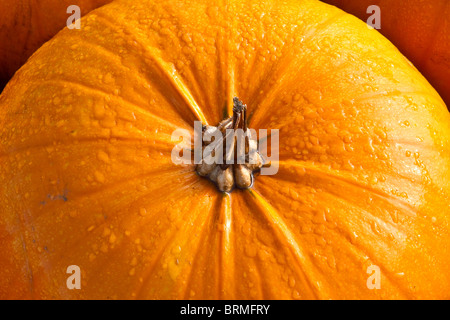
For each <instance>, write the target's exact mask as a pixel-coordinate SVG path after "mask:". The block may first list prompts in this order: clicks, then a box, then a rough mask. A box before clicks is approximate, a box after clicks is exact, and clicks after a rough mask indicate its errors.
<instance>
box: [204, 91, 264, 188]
mask: <svg viewBox="0 0 450 320" xmlns="http://www.w3.org/2000/svg"><path fill="white" fill-rule="evenodd" d="M203 129H204V130H203V136H205V135H208V136H209V137H211V136H213V135H214V136H216V139H217V136H220V139H219V140H221V141H215V140H214V141H205V140H208V139H202V141H203V142H202V143H203V145H202V148H203V150H205V147H207V146H208V145H210V144H212V143H213V142H222V145H223V159H222V161H221V162H222V163H216V162H217V161H213V162H212V163H207V162H206V161H204V160H202V162H201V163H200V164H198V165H197V166H196V171H197V173H198V174H199V175H200V176H202V177H207V178H209V179H210V180H211V181H213V182H214V183H215V184H216V185H217V187H218V189H219V190H220V191H222V192H231V191H232V190H233V189H234V188H235V187H237V188H239V189H248V188H250V187H251V186H252V185H253V179H254V176H253V173H254V172H255V171H258V170H259V169H260V168H261V167H262V166H263V164H264V161H263V158H262V156H261V155H260V154H259V152H258V150H257V149H258V148H257V145H258V143H257V141H256V140H250V139H249V138H248V136H246V137H245V163H239V162H238V161H237V154H238V150H237V143H236V137H235V135H234V134H228V135H227V129H234V130H237V129H243V131H244V133H247V106H246V105H245V104H243V103H242V101H240V100H239V99H238V98H236V97H235V98H234V99H233V115H232V116H231V117H230V118H228V119H225V120H223V121H221V122H220V123H219V124H218V125H217V126H216V127H214V126H205V127H204V128H203ZM202 138H203V137H202ZM229 139H233V140H232V141H230V142H229V141H227V140H229ZM227 143H231V150H233V155H234V161H232V164H229V163H227V154H226V146H227ZM208 162H210V161H208ZM240 162H242V161H240Z"/></svg>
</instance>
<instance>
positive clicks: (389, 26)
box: [323, 0, 450, 108]
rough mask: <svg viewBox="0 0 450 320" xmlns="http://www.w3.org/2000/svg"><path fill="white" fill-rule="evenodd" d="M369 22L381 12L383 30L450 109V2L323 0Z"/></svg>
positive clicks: (381, 30) (444, 0) (441, 0)
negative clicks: (371, 10) (376, 11)
mask: <svg viewBox="0 0 450 320" xmlns="http://www.w3.org/2000/svg"><path fill="white" fill-rule="evenodd" d="M323 1H324V2H326V3H330V4H333V5H336V6H338V7H339V8H341V9H343V10H345V11H347V12H349V13H351V14H354V15H356V16H357V17H359V18H361V19H363V20H364V21H366V20H367V19H368V17H370V16H371V13H367V8H368V7H369V6H371V5H377V6H379V8H380V12H381V29H380V30H379V31H380V32H381V33H382V34H383V35H385V36H386V37H387V38H388V39H389V40H391V41H392V42H393V43H394V44H395V45H396V46H397V48H399V50H400V51H401V52H402V53H403V54H404V55H405V56H406V57H407V58H408V59H410V60H411V61H412V62H413V63H414V65H415V66H416V67H417V68H418V69H419V70H420V71H421V72H422V73H423V75H424V76H425V77H426V78H427V79H428V81H429V82H430V83H431V84H432V85H433V86H434V87H435V88H436V90H437V91H438V92H439V94H440V95H441V97H442V98H443V99H444V101H445V103H446V104H447V107H449V108H450V54H449V52H450V33H449V30H450V1H448V0H432V1H430V0H407V1H405V0H403V1H399V0H323Z"/></svg>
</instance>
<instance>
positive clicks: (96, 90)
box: [40, 79, 191, 129]
mask: <svg viewBox="0 0 450 320" xmlns="http://www.w3.org/2000/svg"><path fill="white" fill-rule="evenodd" d="M45 83H59V84H61V85H64V84H67V85H73V86H77V87H78V88H83V90H89V91H90V92H92V93H96V94H99V95H102V96H109V95H111V94H112V93H109V92H107V91H104V90H102V89H100V88H92V87H90V86H87V85H83V84H82V83H79V82H76V81H74V80H62V79H54V80H44V81H43V82H41V83H40V85H44V84H45ZM115 98H117V99H118V101H122V102H123V103H124V104H126V105H128V106H131V107H133V109H134V110H135V111H139V112H140V113H142V114H145V115H147V116H148V117H150V118H153V119H155V120H157V121H158V122H160V123H164V124H166V125H169V126H171V127H172V128H173V129H177V128H180V125H177V124H175V123H173V122H171V121H170V120H169V119H163V118H162V117H161V116H158V115H156V114H154V113H153V112H151V111H150V110H147V109H146V108H144V107H143V106H140V105H138V104H136V103H135V102H132V101H130V100H128V99H125V98H124V97H120V96H116V97H115ZM184 128H191V125H189V122H184Z"/></svg>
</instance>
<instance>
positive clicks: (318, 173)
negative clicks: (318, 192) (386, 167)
mask: <svg viewBox="0 0 450 320" xmlns="http://www.w3.org/2000/svg"><path fill="white" fill-rule="evenodd" d="M280 163H284V164H285V165H288V166H292V167H297V168H301V169H304V170H305V172H309V173H310V174H312V175H313V176H316V177H321V178H322V179H323V180H330V179H331V180H334V181H337V182H340V183H345V184H348V185H351V186H353V187H357V188H358V189H360V190H364V191H366V192H370V193H371V194H373V195H374V196H377V197H379V198H382V199H385V200H386V201H388V202H389V203H391V204H392V201H394V202H397V204H398V205H399V206H400V207H401V208H404V209H405V210H407V212H408V216H410V217H416V216H417V212H416V210H415V208H414V207H413V206H412V205H411V204H408V203H406V202H404V201H402V200H401V199H399V198H397V197H395V196H393V195H390V194H388V193H385V192H383V191H381V190H377V189H375V188H372V187H370V186H368V185H366V184H363V183H360V182H358V181H357V180H350V179H348V178H345V177H343V176H342V175H339V174H332V173H330V172H324V171H322V170H320V169H315V168H313V166H306V165H298V164H297V163H293V162H292V161H285V162H283V161H280ZM267 178H268V179H274V180H278V179H283V178H280V177H279V176H274V177H271V176H268V177H267ZM284 179H285V178H284ZM292 179H295V177H292ZM388 199H391V200H392V201H391V200H388Z"/></svg>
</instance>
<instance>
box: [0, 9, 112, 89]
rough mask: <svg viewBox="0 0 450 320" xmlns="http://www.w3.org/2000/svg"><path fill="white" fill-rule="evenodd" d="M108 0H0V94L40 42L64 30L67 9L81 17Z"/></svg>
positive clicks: (67, 15) (67, 16)
mask: <svg viewBox="0 0 450 320" xmlns="http://www.w3.org/2000/svg"><path fill="white" fill-rule="evenodd" d="M108 2H111V0H39V1H35V0H14V1H11V0H0V92H1V90H2V89H3V87H4V85H5V84H6V83H7V82H8V81H9V79H10V78H11V77H12V75H13V74H14V72H16V70H17V69H19V68H20V67H21V66H22V65H23V64H24V63H25V61H26V60H27V59H28V58H29V57H30V56H31V55H32V54H33V52H35V51H36V50H37V49H38V48H39V47H40V46H41V45H42V44H43V43H44V42H46V41H47V40H49V39H50V38H51V37H53V36H54V35H55V34H56V33H57V32H58V31H59V30H61V29H62V28H63V27H65V26H66V21H67V19H68V18H69V16H70V14H68V13H67V12H66V11H67V7H69V6H70V5H77V6H79V7H80V9H81V14H82V15H84V14H86V13H88V12H89V11H91V10H93V9H95V8H97V7H99V6H102V5H104V4H105V3H108Z"/></svg>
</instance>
